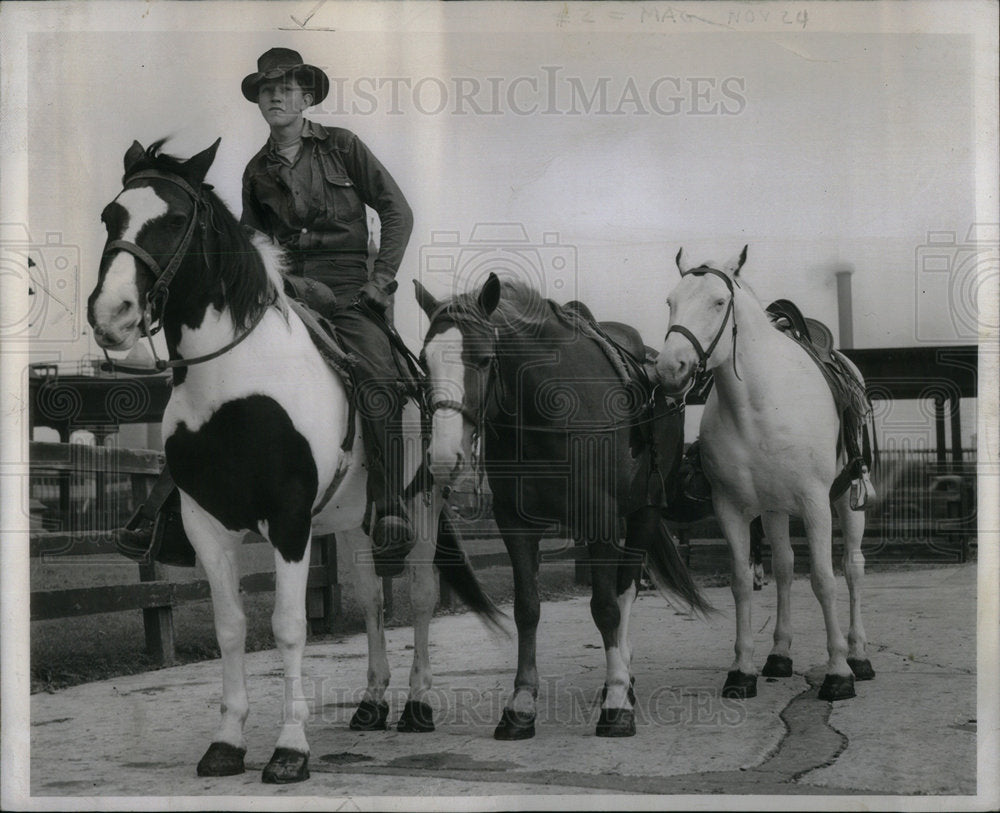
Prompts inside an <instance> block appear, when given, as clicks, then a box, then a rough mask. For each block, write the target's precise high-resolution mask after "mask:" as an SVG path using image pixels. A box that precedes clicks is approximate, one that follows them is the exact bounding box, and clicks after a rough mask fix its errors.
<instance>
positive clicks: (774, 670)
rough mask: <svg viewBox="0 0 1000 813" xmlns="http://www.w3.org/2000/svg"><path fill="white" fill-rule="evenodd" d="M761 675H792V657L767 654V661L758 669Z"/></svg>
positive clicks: (773, 676)
mask: <svg viewBox="0 0 1000 813" xmlns="http://www.w3.org/2000/svg"><path fill="white" fill-rule="evenodd" d="M760 673H761V675H763V676H764V677H769V678H781V677H791V676H792V659H791V658H789V657H788V656H787V655H768V656H767V663H765V664H764V668H763V669H761V670H760Z"/></svg>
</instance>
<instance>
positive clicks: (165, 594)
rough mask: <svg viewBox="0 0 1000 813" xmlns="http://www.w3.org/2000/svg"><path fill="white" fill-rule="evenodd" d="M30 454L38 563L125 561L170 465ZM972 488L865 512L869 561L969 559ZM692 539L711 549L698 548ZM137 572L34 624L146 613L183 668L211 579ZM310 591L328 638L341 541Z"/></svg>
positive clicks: (41, 605) (310, 610) (723, 557)
mask: <svg viewBox="0 0 1000 813" xmlns="http://www.w3.org/2000/svg"><path fill="white" fill-rule="evenodd" d="M30 455H31V465H30V470H31V495H32V525H33V532H32V535H31V541H30V555H31V556H32V558H35V559H42V560H45V561H62V562H66V563H70V562H72V561H74V560H77V559H81V560H83V559H85V558H87V557H96V556H99V555H106V556H114V557H119V556H120V554H119V553H118V551H117V548H116V547H115V545H114V543H113V542H112V541H111V539H110V538H109V536H108V533H107V529H109V528H114V527H119V526H121V525H122V524H123V523H124V522H125V520H126V519H127V518H128V516H130V515H131V513H132V512H133V511H134V510H135V508H136V507H137V506H138V505H139V504H140V503H141V502H142V501H143V500H144V499H145V497H146V495H147V494H148V492H149V489H150V488H151V487H152V484H153V482H154V481H155V479H156V478H157V477H158V476H159V474H160V471H161V469H162V467H163V456H162V455H161V454H159V453H157V452H152V451H145V450H132V449H117V448H103V447H93V446H84V445H81V444H59V443H41V442H32V443H31V445H30ZM892 457H893V460H894V462H896V463H898V466H897V468H898V469H899V471H900V472H902V473H901V474H900V476H899V477H898V478H897V479H898V482H897V483H896V485H895V486H894V488H895V489H896V490H898V492H899V494H910V493H911V492H913V493H919V494H924V492H926V490H927V487H928V483H931V484H933V483H938V482H940V483H944V484H946V485H947V484H948V482H947V481H946V480H942V479H941V478H942V477H943V476H944V477H952V478H953V479H954V476H955V475H956V474H964V475H967V474H968V472H963V471H962V470H961V469H960V468H955V466H954V465H953V464H948V465H947V466H945V467H943V468H940V471H939V470H938V468H939V467H935V466H933V465H931V466H928V463H927V461H925V460H924V459H923V457H922V456H921V455H919V454H918V455H910V456H904V455H893V456H892ZM907 465H909V466H910V468H909V469H907V468H906V466H907ZM972 470H973V471H974V465H973V468H972ZM967 481H968V477H967V476H966V477H964V479H962V480H961V482H960V483H959V484H958V486H956V488H955V490H952V491H946V492H942V493H941V494H938V495H933V496H931V497H927V498H925V497H921V500H919V501H917V502H915V503H913V504H915V505H918V506H920V507H919V508H917V509H913V510H917V511H918V512H923V513H920V514H919V515H916V516H914V515H912V514H909V513H908V514H906V515H905V516H902V515H897V514H898V511H896V509H895V508H893V507H892V506H897V505H900V504H902V503H901V502H900V501H899V500H896V499H891V498H890V497H889V496H888V495H883V499H884V501H885V503H884V504H885V505H886V506H889V508H887V509H885V510H879V511H878V512H872V513H870V514H869V516H870V521H869V523H868V526H869V527H868V531H867V533H866V539H865V544H864V546H863V551H864V552H865V555H866V557H868V558H869V560H872V559H873V558H874V557H882V558H883V559H884V560H886V561H936V562H946V561H965V560H966V559H967V558H968V556H969V546H970V542H971V540H972V539H974V537H975V499H974V479H973V481H972V483H973V488H972V489H971V490H970V489H969V488H966V487H964V486H962V485H961V483H966V482H967ZM925 496H926V495H925ZM907 504H908V505H909V504H910V503H907ZM907 510H908V511H909V510H910V509H907ZM459 527H460V530H461V531H462V533H463V535H465V536H467V537H469V538H475V537H480V538H482V537H491V538H496V537H497V536H498V533H497V531H496V526H495V525H494V524H493V522H492V519H491V518H490V517H489V516H478V517H476V518H475V519H473V520H467V521H462V522H460V523H459ZM790 531H791V535H792V537H793V539H794V538H796V537H801V536H802V529H801V523H798V522H797V521H795V520H793V522H792V525H791V528H790ZM554 535H555V534H553V536H554ZM678 536H679V539H680V542H681V553H682V555H683V556H684V558H685V561H686V562H687V563H688V565H689V566H690V567H692V569H694V570H720V569H721V570H725V569H726V568H727V567H728V551H727V549H726V547H725V544H724V542H722V541H720V540H721V533H720V532H719V530H718V528H717V526H716V524H715V522H714V520H711V519H708V520H704V521H702V522H700V523H696V524H694V525H692V526H690V527H686V528H683V527H682V528H680V529H678ZM694 540H703V541H699V542H698V544H697V545H694V544H692V542H693V541H694ZM914 543H919V544H914ZM795 546H796V552H799V553H800V554H804V553H805V546H804V543H803V542H802V541H801V540H800V539H796V540H795ZM834 551H835V555H836V556H839V555H840V554H839V551H840V547H839V539H836V538H835V540H834ZM543 553H544V555H543V559H544V560H545V561H560V560H563V561H575V563H576V575H577V581H578V582H581V583H585V582H587V581H588V579H589V566H588V560H587V553H586V548H581V547H579V546H573V545H571V544H567V545H566V546H565V547H563V548H561V549H559V550H558V551H548V552H543ZM469 559H470V562H471V564H472V566H473V567H474V568H486V567H497V566H508V565H509V558H508V556H507V553H506V552H505V551H495V552H484V553H479V554H472V555H470V556H469ZM797 559H798V561H799V562H800V563H805V562H807V561H808V557H807V556H804V555H800V556H798V557H797ZM91 561H93V559H92V558H91ZM118 561H120V559H119V560H118ZM138 568H139V583H137V584H136V583H132V584H120V585H112V586H104V587H88V588H72V589H62V590H39V591H34V592H32V594H31V619H32V620H33V621H42V620H51V619H58V618H69V617H76V616H83V615H91V614H95V613H105V612H124V611H135V610H141V611H142V613H143V623H144V629H145V637H146V648H147V651H149V652H150V654H152V655H153V656H154V657H157V658H158V659H159V661H160V662H161V663H162V664H164V665H169V664H171V663H173V662H174V660H175V653H174V631H173V609H174V608H175V607H177V606H179V605H182V604H185V603H188V602H192V601H202V600H205V599H208V598H210V590H209V585H208V582H207V581H205V580H198V581H185V582H178V581H171V580H169V579H167V578H166V571H165V570H164V568H163V567H162V566H161V565H158V564H156V563H148V564H139V565H138ZM308 587H309V590H308V593H307V597H308V607H307V614H308V617H309V619H310V623H311V625H312V628H313V630H314V631H324V630H332V625H333V619H334V618H335V617H336V616H337V615H339V613H340V603H341V593H340V586H339V584H338V573H337V550H336V538H335V536H333V535H332V534H331V535H329V536H323V537H315V538H314V541H313V563H312V565H311V568H310V572H309V582H308ZM384 588H385V598H386V609H387V613H388V614H390V615H391V612H392V609H391V608H392V585H391V580H386V583H384ZM241 589H242V591H243V592H244V593H248V594H249V593H260V592H270V591H273V590H274V573H273V571H266V572H260V573H251V574H247V575H246V576H244V577H243V579H242V580H241ZM441 598H442V604H444V605H445V606H450V604H451V597H450V594H449V592H448V590H447V589H446V588H445V586H444V584H443V583H442V591H441Z"/></svg>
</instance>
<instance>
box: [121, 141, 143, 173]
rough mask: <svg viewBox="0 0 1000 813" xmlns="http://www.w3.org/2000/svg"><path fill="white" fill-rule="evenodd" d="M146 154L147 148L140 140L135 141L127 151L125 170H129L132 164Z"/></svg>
mask: <svg viewBox="0 0 1000 813" xmlns="http://www.w3.org/2000/svg"><path fill="white" fill-rule="evenodd" d="M145 154H146V148H145V147H143V146H142V144H140V143H139V142H138V141H133V142H132V146H131V147H129V148H128V151H127V152H126V153H125V171H126V172H128V171H129V169H130V168H131V167H132V165H133V164H134V163H135V162H136V161H138V160H139V159H140V158H142V156H143V155H145Z"/></svg>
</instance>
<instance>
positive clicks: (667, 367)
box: [656, 246, 747, 395]
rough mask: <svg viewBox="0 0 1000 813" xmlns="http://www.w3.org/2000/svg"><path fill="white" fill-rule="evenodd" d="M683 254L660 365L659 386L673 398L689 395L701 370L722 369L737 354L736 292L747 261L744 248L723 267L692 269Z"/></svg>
mask: <svg viewBox="0 0 1000 813" xmlns="http://www.w3.org/2000/svg"><path fill="white" fill-rule="evenodd" d="M683 252H684V249H681V250H680V251H678V252H677V270H678V271H680V273H681V281H680V282H679V283H678V284H677V286H676V287H675V288H674V290H673V291H671V292H670V296H668V297H667V306H668V308H669V309H670V321H669V325H668V327H667V335H666V339H665V340H664V343H663V350H661V351H660V355H659V357H658V358H657V360H656V373H657V377H658V378H659V380H660V383H661V384H662V385H663V387H664V389H666V390H667V392H669V393H670V394H674V395H676V394H678V393H682V392H684V391H686V390H687V389H688V387H690V386H691V384H692V382H693V380H694V377H695V376H696V375H697V374H698V373H700V372H701V371H702V370H707V369H712V368H714V367H717V366H718V365H719V364H721V363H722V362H723V361H725V360H726V359H728V358H729V357H730V355H731V354H732V352H733V344H732V340H731V338H730V337H731V336H732V329H731V328H732V326H733V325H735V314H734V313H733V308H734V301H735V288H736V287H738V286H739V283H738V282H737V276H738V275H739V273H740V269H741V268H742V267H743V263H744V262H746V258H747V247H746V246H744V247H743V251H742V252H741V253H740V254H739V255H738V256H737V257H734V258H733V259H732V260H730V261H729V262H728V263H725V264H724V265H723V266H721V267H719V268H716V267H713V265H711V264H708V263H706V264H702V265H699V266H689V265H686V264H685V263H684V260H683Z"/></svg>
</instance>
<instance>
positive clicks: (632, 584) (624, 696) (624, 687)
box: [588, 542, 642, 737]
mask: <svg viewBox="0 0 1000 813" xmlns="http://www.w3.org/2000/svg"><path fill="white" fill-rule="evenodd" d="M588 551H589V555H590V573H591V586H592V590H593V592H592V594H591V598H590V613H591V616H592V617H593V619H594V623H595V624H596V625H597V629H598V630H599V631H600V633H601V638H602V640H603V642H604V655H605V658H606V662H607V663H606V676H605V679H604V697H603V700H602V703H601V715H600V718H599V719H598V721H597V736H598V737H631V736H634V735H635V695H634V693H633V689H632V681H631V672H630V664H631V660H632V653H631V650H630V648H629V640H628V622H629V618H630V616H631V612H632V603H633V602H634V601H635V596H636V588H637V584H638V576H639V570H640V568H641V563H642V560H641V558H640V559H639V560H638V561H637V562H636V563H634V564H632V567H629V566H628V564H629V563H628V562H622V565H621V566H622V567H623V568H625V573H624V574H623V578H621V579H619V557H620V556H621V555H622V550H621V548H620V547H618V546H616V545H613V544H611V543H608V542H591V543H590V544H589V545H588ZM630 571H631V574H630V575H629V572H630ZM619 588H622V592H621V594H619V593H618V589H619Z"/></svg>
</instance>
